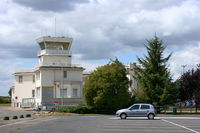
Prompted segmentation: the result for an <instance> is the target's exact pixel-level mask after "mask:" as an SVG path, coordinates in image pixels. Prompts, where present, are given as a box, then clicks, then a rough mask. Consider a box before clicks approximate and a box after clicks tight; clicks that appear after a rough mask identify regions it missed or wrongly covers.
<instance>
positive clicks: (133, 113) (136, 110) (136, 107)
mask: <svg viewBox="0 0 200 133" xmlns="http://www.w3.org/2000/svg"><path fill="white" fill-rule="evenodd" d="M139 109H140V105H139V104H136V105H133V106H131V107H130V108H129V114H128V116H138V113H139Z"/></svg>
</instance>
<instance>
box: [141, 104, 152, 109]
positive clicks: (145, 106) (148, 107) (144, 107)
mask: <svg viewBox="0 0 200 133" xmlns="http://www.w3.org/2000/svg"><path fill="white" fill-rule="evenodd" d="M140 109H150V106H149V105H141V108H140Z"/></svg>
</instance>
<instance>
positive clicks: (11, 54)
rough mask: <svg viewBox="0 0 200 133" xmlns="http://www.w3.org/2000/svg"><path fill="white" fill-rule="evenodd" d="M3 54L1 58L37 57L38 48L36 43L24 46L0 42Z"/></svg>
mask: <svg viewBox="0 0 200 133" xmlns="http://www.w3.org/2000/svg"><path fill="white" fill-rule="evenodd" d="M0 45H1V48H0V51H2V54H1V55H0V59H9V58H16V57H17V58H37V52H38V48H37V46H34V45H29V46H24V45H18V46H15V45H3V44H0Z"/></svg>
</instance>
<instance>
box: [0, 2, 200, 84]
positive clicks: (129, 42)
mask: <svg viewBox="0 0 200 133" xmlns="http://www.w3.org/2000/svg"><path fill="white" fill-rule="evenodd" d="M66 1H67V2H66ZM0 9H1V10H0V40H1V41H0V46H1V47H0V51H1V54H0V60H12V61H13V63H14V59H16V58H21V59H22V60H23V59H24V58H36V57H37V51H38V44H37V43H36V41H35V39H37V38H38V37H40V36H46V35H51V36H54V35H55V18H56V20H57V24H56V28H57V30H56V31H57V33H56V34H57V36H70V37H73V38H74V42H73V45H72V52H73V54H76V55H77V54H78V55H79V56H78V57H77V58H78V59H79V60H80V62H81V63H82V62H83V64H84V62H86V64H87V65H86V66H87V67H89V63H91V64H92V65H93V63H94V62H91V61H95V60H106V59H109V58H113V57H114V56H116V54H120V55H123V54H125V53H130V52H132V53H133V56H134V55H135V56H136V53H139V54H141V55H142V54H143V51H144V44H146V39H151V38H152V37H153V36H154V34H155V33H156V34H157V36H158V37H160V38H161V39H162V40H163V41H164V43H165V44H166V45H168V47H167V49H168V51H169V52H171V51H174V54H173V57H172V62H171V64H170V66H171V68H172V71H173V73H174V75H177V74H179V73H180V72H181V67H178V65H179V64H181V63H182V62H180V61H181V60H182V61H183V60H184V59H187V58H188V60H193V59H194V58H195V63H197V62H198V61H199V58H200V57H199V55H198V54H197V53H196V52H195V51H190V50H189V51H190V54H188V55H187V56H186V55H182V54H183V53H184V54H186V53H185V52H187V51H188V48H191V49H193V48H198V47H197V46H199V42H200V38H199V35H200V31H199V30H198V29H200V16H199V12H200V1H199V0H176V1H174V0H165V1H160V0H117V1H116V0H55V1H53V0H1V1H0ZM174 49H175V50H174ZM193 53H196V54H195V55H192V54H193ZM184 56H185V57H184ZM186 57H187V58H186ZM191 57H192V58H191ZM30 60H32V59H30ZM179 60H180V61H179ZM177 62H179V64H177ZM96 63H97V64H98V62H96ZM127 63H128V62H127ZM191 63H193V62H188V63H187V64H188V65H189V64H191ZM94 64H95V63H94ZM100 64H101V63H100ZM5 66H7V64H0V68H3V67H5ZM94 66H97V65H94ZM12 68H13V67H10V69H12ZM3 72H4V73H5V74H4V75H10V73H8V72H6V70H4V71H3ZM175 77H177V76H175ZM9 79H11V78H9ZM9 79H8V78H5V79H4V78H3V79H2V81H7V80H9Z"/></svg>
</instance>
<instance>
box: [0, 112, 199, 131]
mask: <svg viewBox="0 0 200 133" xmlns="http://www.w3.org/2000/svg"><path fill="white" fill-rule="evenodd" d="M0 132H1V133H123V132H127V133H129V132H130V133H132V132H137V133H144V132H148V133H161V132H162V133H198V132H200V116H187V117H185V116H181V117H180V116H179V117H174V116H173V117H165V116H162V117H157V118H156V119H155V120H148V119H146V118H129V119H127V120H120V119H118V118H116V117H114V116H106V115H102V116H55V117H54V116H51V117H44V118H37V119H30V118H29V119H23V120H20V121H16V120H15V121H12V122H9V123H6V124H5V123H1V122H0Z"/></svg>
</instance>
